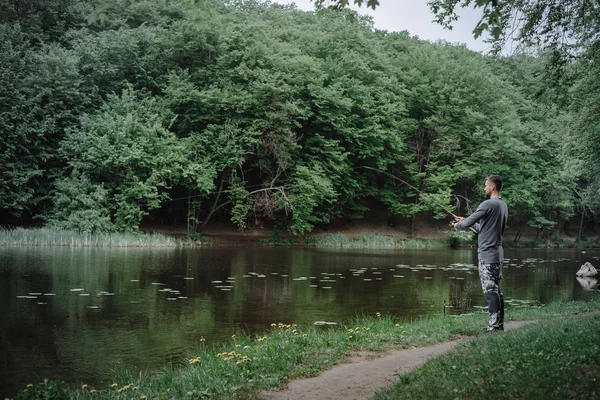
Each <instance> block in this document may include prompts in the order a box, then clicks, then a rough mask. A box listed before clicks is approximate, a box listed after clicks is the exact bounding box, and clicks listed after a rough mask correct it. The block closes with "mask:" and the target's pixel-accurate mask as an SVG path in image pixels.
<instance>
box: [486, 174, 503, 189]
mask: <svg viewBox="0 0 600 400" xmlns="http://www.w3.org/2000/svg"><path fill="white" fill-rule="evenodd" d="M485 180H486V181H490V182H492V183H493V184H494V186H496V190H497V191H501V190H502V178H501V177H500V175H488V177H487V178H485Z"/></svg>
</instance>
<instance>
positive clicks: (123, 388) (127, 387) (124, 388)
mask: <svg viewBox="0 0 600 400" xmlns="http://www.w3.org/2000/svg"><path fill="white" fill-rule="evenodd" d="M130 387H133V383H130V384H128V385H125V386H123V387H122V388H121V389H119V390H117V392H119V393H121V392H122V391H124V390H127V389H129V388H130ZM136 389H137V388H136Z"/></svg>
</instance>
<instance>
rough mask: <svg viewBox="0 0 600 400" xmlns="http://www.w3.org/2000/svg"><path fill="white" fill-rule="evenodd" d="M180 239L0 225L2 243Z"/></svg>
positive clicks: (123, 243)
mask: <svg viewBox="0 0 600 400" xmlns="http://www.w3.org/2000/svg"><path fill="white" fill-rule="evenodd" d="M177 245H178V241H177V240H176V239H174V238H172V237H169V236H165V235H161V234H144V233H110V234H109V233H106V234H86V233H79V232H76V231H70V230H64V229H56V228H36V229H23V228H16V229H0V246H71V247H176V246H177Z"/></svg>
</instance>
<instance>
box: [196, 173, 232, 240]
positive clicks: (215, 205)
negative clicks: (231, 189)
mask: <svg viewBox="0 0 600 400" xmlns="http://www.w3.org/2000/svg"><path fill="white" fill-rule="evenodd" d="M226 175H227V174H226V172H225V171H223V175H222V176H221V183H219V190H218V191H217V197H215V201H214V203H213V206H212V208H211V209H210V212H209V213H208V215H207V216H206V218H204V221H202V225H200V228H199V229H198V232H202V230H203V229H204V228H205V227H206V224H207V223H208V221H209V220H210V217H212V215H213V213H214V212H215V210H216V208H217V203H218V202H219V198H220V197H221V193H223V185H224V184H225V176H226Z"/></svg>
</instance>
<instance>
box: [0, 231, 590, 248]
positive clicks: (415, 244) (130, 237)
mask: <svg viewBox="0 0 600 400" xmlns="http://www.w3.org/2000/svg"><path fill="white" fill-rule="evenodd" d="M223 245H235V246H237V245H252V246H265V247H271V246H290V247H315V248H382V249H386V248H387V249H425V248H429V249H432V248H438V249H441V248H476V242H475V241H474V240H473V239H470V240H468V238H467V239H464V238H460V237H458V238H457V237H453V236H451V235H447V234H446V235H445V236H444V235H440V234H439V232H436V234H433V235H432V234H430V235H426V236H423V237H417V238H410V237H405V236H401V235H391V234H384V233H381V232H377V231H368V230H361V231H359V232H347V231H346V232H344V231H338V232H326V233H317V234H312V235H304V236H303V237H295V236H292V235H289V234H286V233H282V232H279V231H277V230H273V231H266V230H262V231H260V232H257V231H248V232H239V231H227V230H219V231H213V232H210V231H209V232H208V233H206V234H204V235H200V234H197V235H195V237H193V238H190V237H189V236H186V235H185V234H181V233H175V232H169V233H166V232H160V231H146V232H138V233H110V234H85V233H79V232H76V231H68V230H62V229H53V228H45V227H44V228H32V229H23V228H15V229H6V228H0V247H12V246H15V247H17V246H21V247H54V246H56V247H85V248H92V247H99V248H180V247H183V248H186V247H187V248H189V247H202V246H223ZM505 248H581V249H586V248H600V241H599V240H588V241H585V242H575V241H572V240H569V238H565V237H556V238H553V239H528V240H523V241H519V242H517V243H514V242H509V243H506V244H505Z"/></svg>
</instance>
